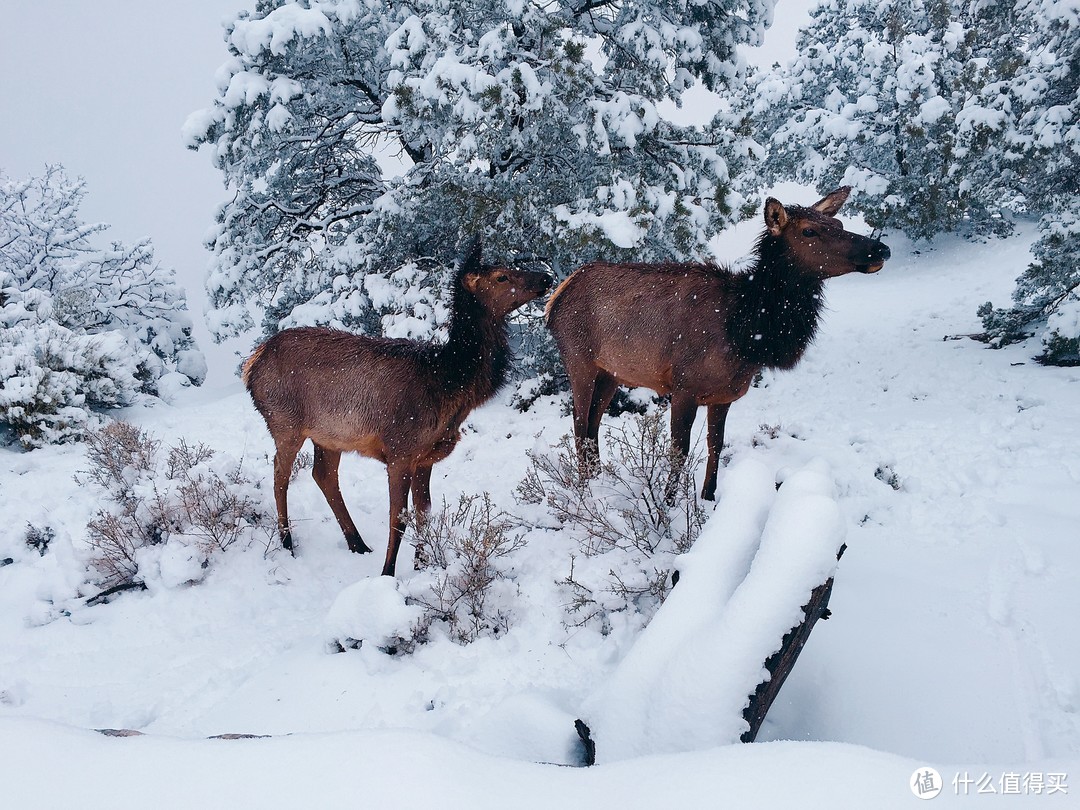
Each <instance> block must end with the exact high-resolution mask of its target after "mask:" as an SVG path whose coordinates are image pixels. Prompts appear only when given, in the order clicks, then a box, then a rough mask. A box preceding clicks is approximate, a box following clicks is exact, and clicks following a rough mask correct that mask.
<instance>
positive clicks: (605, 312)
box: [545, 186, 890, 500]
mask: <svg viewBox="0 0 1080 810" xmlns="http://www.w3.org/2000/svg"><path fill="white" fill-rule="evenodd" d="M850 193H851V188H850V187H848V186H844V187H842V188H838V189H836V190H835V191H833V192H831V193H830V194H828V195H826V196H825V197H824V198H823V199H821V200H819V201H818V202H816V203H814V204H813V205H812V206H810V207H808V208H805V207H802V206H794V205H793V206H787V207H785V206H784V205H782V204H781V203H780V202H779V201H777V200H775V199H773V198H772V197H770V198H769V199H768V200H766V202H765V230H764V231H763V232H762V233H761V236H760V237H759V238H758V241H757V245H756V248H755V251H754V262H753V265H752V267H751V268H750V269H749V271H748V272H744V273H736V272H733V271H732V270H730V269H729V268H726V267H723V266H719V265H716V264H713V263H669V264H645V263H623V264H616V263H608V262H593V263H590V264H586V265H584V266H582V267H580V268H578V269H577V270H576V271H574V272H573V273H571V274H570V275H569V276H568V277H567V278H566V280H564V281H563V282H562V284H560V285H559V287H558V288H557V289H556V290H555V292H554V293H553V294H552V296H551V298H550V299H549V300H548V303H547V307H546V308H545V319H546V322H547V325H548V328H549V329H550V330H551V332H552V334H553V335H554V338H555V343H556V345H557V346H558V347H559V352H560V354H561V355H562V359H563V362H564V364H565V366H566V371H567V373H568V375H569V377H570V389H571V395H572V397H573V409H574V438H575V443H576V445H577V452H578V459H579V463H580V464H581V465H582V467H583V468H585V469H589V468H591V465H593V464H595V463H596V461H598V448H597V437H598V433H599V429H600V417H601V416H602V415H603V413H604V411H606V410H607V408H608V405H609V404H610V403H611V399H612V397H613V396H614V394H615V391H616V389H617V388H618V386H620V385H624V386H627V387H631V388H633V387H644V388H651V389H652V390H653V391H655V392H656V393H658V394H661V395H667V394H670V395H671V441H672V446H673V448H674V450H675V451H676V452H678V453H679V454H680V455H681V457H682V458H685V457H686V455H687V454H688V453H689V451H690V433H691V429H692V427H693V424H694V418H695V416H696V414H697V409H698V406H700V405H705V406H707V408H708V428H707V437H708V461H707V464H706V467H705V480H704V484H703V486H702V492H701V496H702V498H705V499H707V500H712V499H713V497H714V494H715V492H716V475H717V468H718V466H719V460H720V451H721V449H722V447H723V444H724V423H725V421H726V420H727V414H728V409H729V408H730V407H731V403H732V402H734V401H735V400H737V399H739V398H740V397H742V396H744V395H745V394H746V392H747V391H748V390H749V388H750V383H751V382H752V381H753V379H754V377H755V375H756V374H757V373H758V372H759V371H760V370H761V369H763V368H779V369H790V368H792V367H793V366H794V365H795V364H796V363H797V362H798V361H799V359H800V358H801V357H802V355H803V352H805V351H806V347H807V346H808V345H809V344H810V342H811V341H812V340H813V339H814V334H815V332H816V331H817V327H818V319H819V316H820V313H821V307H822V303H823V298H822V290H823V286H824V282H825V280H826V279H829V278H833V277H835V276H842V275H845V274H846V273H851V272H859V273H876V272H877V271H878V270H880V269H881V267H882V265H883V264H884V263H885V260H886V259H888V258H889V256H890V251H889V248H888V246H887V245H884V244H882V243H881V242H879V241H877V240H876V239H871V238H868V237H865V236H860V235H858V234H854V233H851V232H849V231H846V230H844V227H843V225H842V224H841V223H840V221H839V220H838V219H836V214H837V212H838V211H839V210H840V207H841V206H842V205H843V204H844V202H845V200H847V198H848V195H849V194H850Z"/></svg>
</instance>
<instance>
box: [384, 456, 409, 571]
mask: <svg viewBox="0 0 1080 810" xmlns="http://www.w3.org/2000/svg"><path fill="white" fill-rule="evenodd" d="M386 475H387V478H388V479H389V482H390V539H389V540H388V541H387V543H386V562H385V563H384V564H383V570H382V573H383V576H384V577H392V576H394V569H395V566H396V565H397V554H398V547H399V546H400V545H401V538H402V536H403V535H404V534H405V523H406V521H405V510H406V509H407V508H408V506H409V486H410V484H411V483H412V469H411V468H410V467H405V466H399V465H392V466H388V467H387V468H386Z"/></svg>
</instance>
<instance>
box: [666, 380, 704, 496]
mask: <svg viewBox="0 0 1080 810" xmlns="http://www.w3.org/2000/svg"><path fill="white" fill-rule="evenodd" d="M697 408H698V406H697V400H696V399H694V397H693V396H691V395H690V394H684V393H678V392H677V393H674V394H672V396H671V451H672V459H671V475H670V476H669V477H668V483H667V487H666V488H665V489H664V500H665V501H666V502H667V503H668V505H671V504H672V503H674V502H675V490H676V489H677V488H678V483H679V475H680V474H681V473H682V469H683V465H684V464H686V457H687V456H688V455H690V434H691V432H692V431H693V429H694V417H695V416H697Z"/></svg>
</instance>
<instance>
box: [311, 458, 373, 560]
mask: <svg viewBox="0 0 1080 810" xmlns="http://www.w3.org/2000/svg"><path fill="white" fill-rule="evenodd" d="M340 464H341V452H340V451H338V450H328V449H327V448H325V447H322V446H320V445H317V444H316V445H315V463H314V465H313V466H312V468H311V475H312V477H313V478H314V479H315V483H316V484H318V485H319V489H321V490H322V494H323V497H325V498H326V502H327V503H328V504H330V509H331V511H332V512H333V513H334V517H335V518H337V522H338V526H340V527H341V532H342V534H344V535H345V542H346V543H348V545H349V551H352V552H354V553H356V554H366V553H368V552H369V551H371V549H370V548H368V546H367V544H366V543H365V542H364V539H363V538H362V537H361V536H360V532H359V531H358V530H357V528H356V524H355V523H353V519H352V516H351V515H350V514H349V510H348V509H346V508H345V499H344V498H343V497H342V496H341V484H340V483H339V481H338V466H339V465H340Z"/></svg>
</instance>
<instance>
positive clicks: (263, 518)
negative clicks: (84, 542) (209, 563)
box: [77, 422, 274, 587]
mask: <svg viewBox="0 0 1080 810" xmlns="http://www.w3.org/2000/svg"><path fill="white" fill-rule="evenodd" d="M87 461H88V462H89V469H88V470H86V471H84V472H83V473H82V474H81V476H77V478H78V480H79V481H80V483H86V482H90V483H93V484H96V485H97V486H98V487H100V488H101V489H102V490H104V494H105V498H106V501H107V502H108V506H107V507H106V508H104V509H101V510H99V511H98V513H97V514H96V515H95V516H94V518H93V519H92V520H91V521H90V523H89V524H88V525H87V537H88V541H89V543H90V546H91V548H92V549H93V564H94V567H95V568H96V569H97V571H98V572H99V573H100V574H101V577H102V584H103V585H105V586H107V587H115V586H118V585H123V584H126V583H130V582H132V581H134V580H135V579H136V577H137V576H138V575H139V553H140V550H141V549H145V548H149V547H153V546H158V545H163V544H165V543H169V542H172V543H175V544H183V545H185V546H187V547H190V548H192V549H193V550H195V551H196V552H197V553H199V554H201V555H203V556H204V557H206V558H209V557H210V556H211V555H212V554H214V553H215V552H217V551H224V550H225V549H227V548H228V547H229V546H231V545H233V544H234V543H236V542H237V541H239V540H241V539H242V538H245V537H249V536H251V535H253V534H254V533H259V534H266V535H269V533H270V532H272V530H273V528H272V527H273V525H274V519H273V513H272V512H271V510H269V509H268V508H267V506H266V504H265V502H264V498H263V495H262V493H261V492H260V491H259V488H258V486H257V485H256V484H254V483H253V482H252V481H251V480H250V479H248V478H247V476H246V475H245V474H244V472H243V462H242V461H238V460H230V459H218V458H217V457H216V454H215V452H214V450H213V449H212V448H210V447H207V446H206V445H204V444H194V445H192V444H188V443H187V442H186V441H185V440H183V439H181V440H180V442H179V443H178V444H177V445H175V446H173V447H170V448H168V450H167V451H165V452H163V451H162V448H161V442H160V441H158V440H157V439H155V438H153V437H151V436H150V435H149V434H148V433H146V432H144V431H142V430H139V429H138V428H136V427H135V426H133V425H130V424H128V423H126V422H110V423H109V424H107V425H106V426H105V427H103V428H101V429H100V430H97V431H93V432H91V433H90V434H88V437H87Z"/></svg>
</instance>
